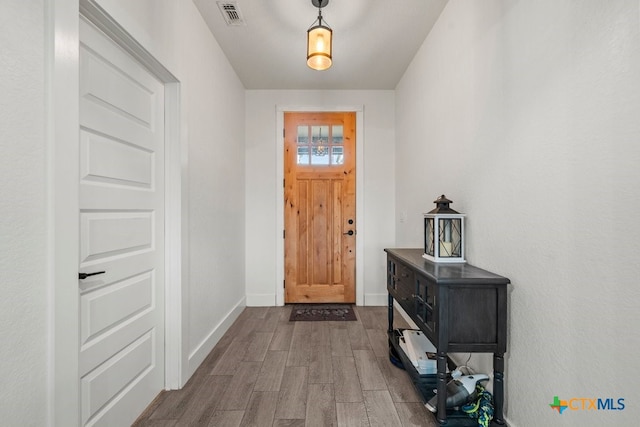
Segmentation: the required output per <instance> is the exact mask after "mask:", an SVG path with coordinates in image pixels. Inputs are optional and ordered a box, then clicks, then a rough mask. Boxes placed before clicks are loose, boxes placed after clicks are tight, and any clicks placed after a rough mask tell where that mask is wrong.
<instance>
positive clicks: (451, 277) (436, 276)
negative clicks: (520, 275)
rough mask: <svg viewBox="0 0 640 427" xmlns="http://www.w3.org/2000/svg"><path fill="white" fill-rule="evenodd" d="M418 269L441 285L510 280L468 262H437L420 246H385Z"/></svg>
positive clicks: (491, 283) (503, 283)
mask: <svg viewBox="0 0 640 427" xmlns="http://www.w3.org/2000/svg"><path fill="white" fill-rule="evenodd" d="M384 251H385V252H387V253H388V254H389V255H392V256H394V257H396V258H398V259H399V260H401V261H403V262H404V263H406V264H408V265H410V266H411V267H413V268H415V269H416V270H418V271H419V272H420V273H421V274H424V275H425V276H427V278H428V279H430V280H432V281H434V282H435V283H437V284H440V285H446V284H453V283H455V284H465V285H467V284H468V285H473V284H479V285H506V284H508V283H510V280H509V279H508V278H506V277H503V276H499V275H497V274H495V273H491V272H490V271H487V270H483V269H481V268H478V267H475V266H473V265H470V264H467V263H450V264H446V263H435V262H433V261H430V260H428V259H426V258H424V257H423V256H422V254H423V253H424V251H423V250H422V249H420V248H385V250H384Z"/></svg>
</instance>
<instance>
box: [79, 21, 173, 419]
mask: <svg viewBox="0 0 640 427" xmlns="http://www.w3.org/2000/svg"><path fill="white" fill-rule="evenodd" d="M80 24H81V27H80V35H81V36H80V40H81V45H80V129H79V132H80V176H79V197H80V212H79V220H80V221H79V223H80V242H79V243H80V259H79V271H80V272H84V273H92V272H99V271H104V273H102V274H99V275H95V276H89V277H87V278H86V279H83V280H80V281H79V288H78V289H79V299H80V348H79V351H80V359H79V363H80V367H79V369H80V378H81V379H80V390H81V394H80V398H81V402H80V403H81V405H80V407H81V414H80V415H81V420H82V425H88V426H94V425H95V426H101V425H104V426H116V425H117V426H121V425H122V426H124V425H130V424H131V423H132V422H133V421H134V420H135V419H136V418H137V416H138V415H139V414H140V413H142V411H143V410H144V409H145V408H146V407H147V405H148V404H149V403H150V402H151V401H152V400H153V398H154V397H155V396H156V395H157V394H158V393H159V392H160V391H161V390H162V388H163V386H164V187H163V184H164V164H163V161H164V86H163V85H162V83H160V82H159V81H158V80H157V79H156V78H155V77H154V76H153V75H152V74H150V73H149V72H148V71H147V70H146V69H145V68H144V67H142V66H141V65H140V64H139V63H137V62H136V61H135V60H134V59H132V58H131V57H130V56H129V55H128V54H127V53H125V52H124V51H122V50H121V49H120V48H119V47H118V46H117V45H116V44H115V43H113V42H112V41H111V40H109V39H108V38H107V37H106V36H104V35H103V34H102V33H101V32H99V31H98V30H96V29H95V28H94V27H92V26H91V25H90V24H88V23H86V22H85V21H83V20H81V21H80Z"/></svg>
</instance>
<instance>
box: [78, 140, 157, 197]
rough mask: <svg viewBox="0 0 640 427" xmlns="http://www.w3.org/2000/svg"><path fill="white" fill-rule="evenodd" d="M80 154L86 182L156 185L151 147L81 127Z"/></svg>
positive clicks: (83, 176)
mask: <svg viewBox="0 0 640 427" xmlns="http://www.w3.org/2000/svg"><path fill="white" fill-rule="evenodd" d="M80 156H81V157H82V158H83V159H84V162H83V166H84V169H83V170H81V171H80V179H81V180H83V181H95V182H102V183H105V184H113V185H123V186H136V187H141V188H152V185H153V177H154V170H153V164H154V160H155V158H154V153H153V151H151V150H149V149H146V148H143V147H140V146H137V145H132V144H129V143H127V142H125V141H120V140H116V139H111V138H107V137H105V136H103V135H96V134H92V133H90V132H88V131H87V130H81V131H80Z"/></svg>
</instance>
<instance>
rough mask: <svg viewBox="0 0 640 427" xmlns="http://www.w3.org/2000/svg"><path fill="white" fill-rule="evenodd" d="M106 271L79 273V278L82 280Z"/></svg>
mask: <svg viewBox="0 0 640 427" xmlns="http://www.w3.org/2000/svg"><path fill="white" fill-rule="evenodd" d="M103 273H105V272H104V271H96V272H94V273H78V279H80V280H82V279H86V278H87V277H89V276H95V275H97V274H103Z"/></svg>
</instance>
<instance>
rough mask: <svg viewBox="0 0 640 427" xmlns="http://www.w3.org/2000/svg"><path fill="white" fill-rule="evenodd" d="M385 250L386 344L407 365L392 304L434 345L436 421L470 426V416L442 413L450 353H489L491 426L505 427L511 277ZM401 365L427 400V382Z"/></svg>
mask: <svg viewBox="0 0 640 427" xmlns="http://www.w3.org/2000/svg"><path fill="white" fill-rule="evenodd" d="M385 252H386V253H387V290H388V292H389V310H388V312H389V314H388V316H389V330H388V333H389V344H390V346H391V347H392V348H394V350H395V351H396V353H398V354H399V355H400V356H401V359H403V362H408V360H407V359H406V355H404V353H402V350H401V349H400V347H399V345H398V341H397V336H396V332H395V330H394V328H393V301H394V300H395V301H397V302H398V304H399V305H400V306H401V307H402V308H403V310H404V311H405V312H406V313H407V314H408V315H409V317H410V318H411V319H412V320H413V321H414V322H415V324H416V325H418V327H419V328H420V330H422V331H423V332H424V334H425V335H426V336H427V337H428V338H429V340H430V341H431V342H432V343H433V344H434V345H435V347H436V350H437V374H436V375H435V378H434V383H433V385H435V388H436V389H437V390H438V411H437V414H436V415H437V420H438V422H439V423H440V424H441V425H447V426H468V425H474V424H473V423H471V424H470V423H469V421H470V420H471V419H470V418H468V417H466V416H460V415H459V414H457V413H456V412H454V411H452V410H449V411H447V410H446V402H445V401H446V384H447V381H448V378H447V361H448V356H447V355H448V353H468V352H471V353H474V352H475V353H493V399H494V419H493V422H492V426H503V425H504V424H505V423H504V418H503V404H504V353H505V352H506V350H507V285H508V284H509V279H507V278H506V277H502V276H499V275H497V274H494V273H491V272H489V271H486V270H483V269H480V268H478V267H474V266H472V265H469V264H463V263H460V264H439V263H434V262H432V261H429V260H427V259H425V258H423V257H422V254H423V250H422V249H385ZM404 365H405V369H407V371H408V372H409V375H410V376H411V378H412V380H413V382H414V384H415V385H416V387H417V388H418V391H420V392H421V394H422V395H423V398H424V399H425V401H426V400H428V399H430V398H431V396H432V394H431V392H430V389H429V387H428V385H429V380H430V378H428V376H421V375H419V374H418V373H417V371H416V372H412V371H411V369H412V368H413V366H407V365H411V364H410V363H404ZM414 370H415V369H414ZM423 377H424V378H423ZM425 384H426V386H425ZM471 421H473V420H471ZM475 425H477V422H476V424H475Z"/></svg>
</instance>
